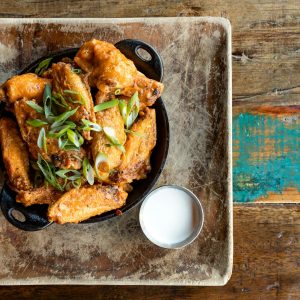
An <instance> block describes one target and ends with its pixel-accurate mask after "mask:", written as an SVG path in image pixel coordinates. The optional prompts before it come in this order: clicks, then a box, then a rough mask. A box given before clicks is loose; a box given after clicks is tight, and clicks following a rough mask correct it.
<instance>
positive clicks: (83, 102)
mask: <svg viewBox="0 0 300 300" xmlns="http://www.w3.org/2000/svg"><path fill="white" fill-rule="evenodd" d="M51 76H52V78H53V82H52V87H53V89H52V92H53V94H54V95H55V94H60V95H62V96H63V97H64V98H65V99H66V100H67V102H68V105H69V106H70V107H71V108H72V109H74V108H76V107H78V110H77V112H76V113H75V114H74V115H73V116H72V117H71V120H72V121H74V122H76V123H80V122H81V120H83V119H85V120H89V121H91V122H95V113H94V103H93V99H92V96H91V93H90V88H89V86H88V84H87V82H85V80H84V79H83V78H82V77H80V76H79V75H77V74H76V73H74V72H73V71H72V67H71V65H70V64H66V63H63V62H59V63H56V64H53V65H52V69H51ZM68 100H69V101H68ZM83 136H84V138H85V139H87V140H90V139H91V136H90V131H84V132H83Z"/></svg>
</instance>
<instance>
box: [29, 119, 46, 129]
mask: <svg viewBox="0 0 300 300" xmlns="http://www.w3.org/2000/svg"><path fill="white" fill-rule="evenodd" d="M26 124H28V125H30V126H32V127H41V126H44V125H47V124H48V123H47V122H45V121H42V120H39V119H34V120H32V119H30V120H27V121H26Z"/></svg>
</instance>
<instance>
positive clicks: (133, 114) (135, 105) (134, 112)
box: [125, 92, 140, 129]
mask: <svg viewBox="0 0 300 300" xmlns="http://www.w3.org/2000/svg"><path fill="white" fill-rule="evenodd" d="M139 110H140V100H139V96H138V92H135V93H134V94H133V96H132V97H131V98H130V100H129V102H128V105H127V113H126V121H125V125H126V128H127V129H129V128H130V127H131V126H132V125H133V123H134V121H135V120H136V118H137V117H138V115H139Z"/></svg>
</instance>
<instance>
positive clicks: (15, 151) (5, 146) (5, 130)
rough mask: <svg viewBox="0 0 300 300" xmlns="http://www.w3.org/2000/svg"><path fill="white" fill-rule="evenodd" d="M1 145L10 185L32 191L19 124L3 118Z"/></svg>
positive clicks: (0, 131) (0, 130)
mask: <svg viewBox="0 0 300 300" xmlns="http://www.w3.org/2000/svg"><path fill="white" fill-rule="evenodd" d="M0 144H1V149H2V157H3V161H4V165H5V169H6V171H7V174H8V178H9V181H10V183H11V184H12V185H13V187H14V188H15V189H17V190H28V189H30V188H31V183H30V179H29V158H28V152H27V148H26V144H25V143H24V142H23V140H22V138H21V135H20V133H19V129H18V125H17V123H16V122H15V121H13V120H12V119H9V118H6V117H3V118H2V119H1V120H0Z"/></svg>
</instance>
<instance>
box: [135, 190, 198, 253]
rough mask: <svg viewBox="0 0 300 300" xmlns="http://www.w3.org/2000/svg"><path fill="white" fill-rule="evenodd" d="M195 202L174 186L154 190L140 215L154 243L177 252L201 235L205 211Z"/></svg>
mask: <svg viewBox="0 0 300 300" xmlns="http://www.w3.org/2000/svg"><path fill="white" fill-rule="evenodd" d="M196 201H198V200H197V199H195V198H193V197H192V195H190V194H189V193H188V192H187V191H185V190H182V189H180V188H177V187H175V186H174V187H173V186H165V187H164V186H163V187H161V188H158V189H157V190H154V191H153V192H152V193H151V194H150V195H149V196H148V197H147V198H146V199H145V201H144V203H143V205H142V208H141V212H140V222H141V226H142V229H143V231H144V233H145V235H146V236H147V237H148V238H149V239H150V240H151V241H152V242H153V243H155V244H157V245H159V246H162V247H167V248H174V247H175V248H176V246H177V245H180V243H182V242H184V241H186V240H187V239H190V238H191V237H192V236H193V235H195V231H199V232H200V230H201V225H202V214H201V212H202V211H201V207H200V206H199V204H198V203H196ZM199 224H200V225H199ZM199 232H196V235H197V234H198V233H199ZM195 237H196V236H195ZM192 240H193V238H192V239H191V240H190V241H192ZM190 241H189V242H190ZM181 246H183V245H181Z"/></svg>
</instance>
